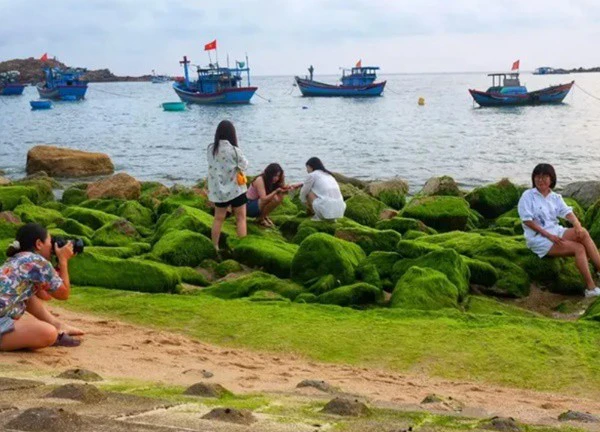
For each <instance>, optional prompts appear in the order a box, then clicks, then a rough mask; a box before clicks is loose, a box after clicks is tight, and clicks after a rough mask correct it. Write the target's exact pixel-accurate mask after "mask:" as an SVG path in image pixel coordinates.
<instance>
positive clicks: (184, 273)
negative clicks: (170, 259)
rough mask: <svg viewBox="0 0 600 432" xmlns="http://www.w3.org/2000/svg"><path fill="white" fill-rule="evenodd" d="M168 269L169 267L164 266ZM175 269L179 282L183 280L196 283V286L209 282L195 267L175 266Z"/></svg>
mask: <svg viewBox="0 0 600 432" xmlns="http://www.w3.org/2000/svg"><path fill="white" fill-rule="evenodd" d="M166 270H167V271H168V270H169V268H166ZM175 270H176V271H177V274H178V275H179V277H180V278H181V282H185V283H187V284H191V285H196V286H209V285H210V282H209V281H208V279H206V277H205V276H204V275H203V274H202V273H200V272H198V271H197V270H196V269H193V268H191V267H176V268H175Z"/></svg>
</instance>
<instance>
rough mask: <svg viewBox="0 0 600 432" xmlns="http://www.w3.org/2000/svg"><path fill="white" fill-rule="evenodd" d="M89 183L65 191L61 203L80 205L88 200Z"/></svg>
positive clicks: (76, 185)
mask: <svg viewBox="0 0 600 432" xmlns="http://www.w3.org/2000/svg"><path fill="white" fill-rule="evenodd" d="M86 191H87V183H79V184H75V185H73V186H71V187H69V188H68V189H67V190H65V191H64V193H63V196H62V199H61V201H62V202H63V204H66V205H69V206H70V205H79V204H81V203H82V202H84V201H86V200H87V193H86Z"/></svg>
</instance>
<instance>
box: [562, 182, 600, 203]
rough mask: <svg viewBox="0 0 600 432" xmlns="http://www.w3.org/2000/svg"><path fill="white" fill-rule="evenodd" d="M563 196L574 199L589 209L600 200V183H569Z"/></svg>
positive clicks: (563, 191)
mask: <svg viewBox="0 0 600 432" xmlns="http://www.w3.org/2000/svg"><path fill="white" fill-rule="evenodd" d="M562 196H563V197H569V198H573V199H574V200H576V201H577V202H578V203H579V204H581V205H582V206H584V207H589V206H591V205H592V204H594V203H595V202H596V201H598V199H600V181H593V180H592V181H581V182H574V183H569V184H568V185H566V186H565V187H564V189H563V190H562Z"/></svg>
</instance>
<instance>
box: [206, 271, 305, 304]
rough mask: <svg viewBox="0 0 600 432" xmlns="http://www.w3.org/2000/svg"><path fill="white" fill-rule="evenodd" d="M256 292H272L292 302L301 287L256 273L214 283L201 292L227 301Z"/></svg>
mask: <svg viewBox="0 0 600 432" xmlns="http://www.w3.org/2000/svg"><path fill="white" fill-rule="evenodd" d="M256 291H272V292H275V293H277V294H279V295H282V296H283V297H285V298H289V299H290V300H294V299H295V298H296V297H297V296H298V294H300V293H302V287H301V286H300V285H298V284H296V283H294V282H292V281H290V280H284V279H279V278H278V277H276V276H273V275H270V274H268V273H263V272H260V271H257V272H253V273H250V274H248V275H244V276H241V277H239V278H237V279H232V280H227V281H223V282H219V283H216V284H214V285H212V286H210V287H209V288H206V289H205V290H203V291H202V292H203V294H208V295H212V296H214V297H219V298H222V299H227V300H229V299H236V298H242V297H248V296H251V295H252V294H254V293H255V292H256Z"/></svg>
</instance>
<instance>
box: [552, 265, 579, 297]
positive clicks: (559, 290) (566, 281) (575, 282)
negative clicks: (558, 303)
mask: <svg viewBox="0 0 600 432" xmlns="http://www.w3.org/2000/svg"><path fill="white" fill-rule="evenodd" d="M557 261H558V262H559V263H560V267H559V268H560V270H559V272H558V277H557V278H556V279H554V280H553V281H551V282H550V284H549V285H548V291H550V292H553V293H556V294H564V295H575V296H579V295H583V294H584V292H585V288H586V287H585V281H584V279H583V276H581V273H579V270H577V266H576V265H575V260H574V259H573V258H568V259H562V260H557Z"/></svg>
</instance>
